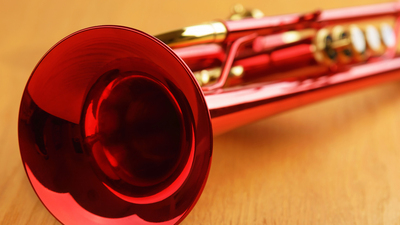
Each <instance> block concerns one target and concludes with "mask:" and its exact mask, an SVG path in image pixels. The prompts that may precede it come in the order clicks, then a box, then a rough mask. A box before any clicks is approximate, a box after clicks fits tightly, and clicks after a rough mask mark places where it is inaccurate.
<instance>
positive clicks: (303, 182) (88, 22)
mask: <svg viewBox="0 0 400 225" xmlns="http://www.w3.org/2000/svg"><path fill="white" fill-rule="evenodd" d="M379 2H386V1H379V0H352V1H346V0H338V1H316V0H298V1H293V0H280V1H271V0H270V1H268V0H267V1H266V0H263V1H261V0H246V1H243V2H242V4H244V5H245V6H247V7H249V8H258V9H260V10H261V11H263V12H264V13H265V14H266V15H279V14H287V13H297V12H310V11H312V10H315V9H329V8H341V7H346V6H356V5H364V4H372V3H379ZM235 3H237V0H221V1H215V0H203V1H184V0H173V1H152V0H149V1H127V0H117V1H109V0H108V1H107V0H101V1H95V0H89V1H81V0H70V1H50V0H32V1H28V0H20V1H8V0H0V25H1V26H0V29H1V32H0V143H1V145H0V224H2V225H7V224H12V225H17V224H59V222H58V221H57V220H56V219H55V218H54V217H53V216H52V215H51V214H50V213H49V212H48V211H47V210H46V208H45V207H44V206H43V205H42V204H41V202H40V200H39V199H38V198H37V196H36V195H35V193H34V191H33V190H32V188H31V185H30V183H29V181H28V179H27V177H26V175H25V171H24V169H23V166H22V163H21V160H20V155H19V147H18V137H17V133H18V131H17V119H18V109H19V104H20V99H21V96H22V92H23V89H24V86H25V83H26V81H27V79H28V78H29V75H30V73H31V71H32V69H33V68H34V66H35V65H36V63H37V62H38V61H39V60H40V58H41V56H42V55H43V54H44V53H45V52H46V51H47V50H48V49H49V48H50V47H51V46H52V45H53V44H55V43H56V42H57V41H58V40H60V39H61V38H63V37H65V36H66V35H68V34H70V33H72V32H74V31H76V30H79V29H82V28H85V27H88V26H93V25H100V24H116V25H125V26H129V27H134V28H137V29H139V30H143V31H145V32H147V33H150V34H157V33H162V32H165V31H168V30H171V29H175V28H180V27H183V26H187V25H192V24H198V23H200V22H204V21H210V20H213V19H223V18H226V17H227V15H228V14H229V11H230V8H231V6H233V5H234V4H235ZM399 112H400V83H398V82H395V83H388V84H383V85H379V86H375V87H371V88H368V89H364V90H361V91H357V92H353V93H350V94H346V95H342V96H339V97H335V98H332V99H329V100H327V101H324V102H319V103H316V104H313V105H309V106H306V107H302V108H299V109H295V110H291V111H289V112H285V113H282V114H279V115H276V116H273V117H270V118H266V119H264V120H262V121H259V122H256V123H253V124H250V125H246V126H244V127H241V128H239V129H236V130H233V131H230V132H228V133H225V134H222V135H220V136H217V137H215V139H214V150H213V162H212V166H211V171H210V174H209V178H208V181H207V184H206V186H205V189H204V191H203V194H202V196H201V197H200V199H199V201H198V203H197V205H196V206H195V207H194V209H193V210H192V212H191V213H190V214H189V216H188V217H187V218H186V219H185V220H184V222H183V223H182V224H280V225H283V224H360V225H361V224H363V225H364V224H371V225H375V224H400V179H399V177H400V113H399Z"/></svg>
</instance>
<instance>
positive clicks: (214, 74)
mask: <svg viewBox="0 0 400 225" xmlns="http://www.w3.org/2000/svg"><path fill="white" fill-rule="evenodd" d="M243 74H244V68H243V66H234V67H232V68H231V70H230V71H229V76H230V77H240V76H243ZM193 75H194V77H195V78H196V80H197V82H199V84H200V86H204V85H207V84H210V83H212V82H214V81H216V80H217V79H218V78H219V77H220V75H221V67H215V68H211V69H207V70H201V71H196V72H193Z"/></svg>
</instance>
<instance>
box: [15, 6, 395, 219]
mask: <svg viewBox="0 0 400 225" xmlns="http://www.w3.org/2000/svg"><path fill="white" fill-rule="evenodd" d="M399 13H400V10H399V4H398V3H385V4H380V5H374V6H362V7H355V8H347V9H335V10H326V11H315V12H312V13H306V14H292V15H284V16H275V17H262V13H261V12H260V11H258V10H252V11H245V10H244V9H243V8H241V7H235V14H234V15H232V16H231V20H227V21H223V22H211V23H206V24H201V25H196V26H191V27H186V28H183V29H180V30H176V31H172V32H169V33H166V34H161V35H158V36H156V37H153V36H151V35H148V34H146V33H143V32H141V31H138V30H135V29H132V28H128V27H121V26H97V27H90V28H86V29H83V30H80V31H78V32H76V33H74V34H71V35H69V36H68V37H66V38H64V39H63V40H61V41H60V42H59V43H57V44H56V45H55V46H54V47H53V48H51V49H50V50H49V51H48V52H47V53H46V55H45V56H44V57H43V58H42V59H41V60H40V62H39V63H38V65H37V66H36V68H35V69H34V71H33V72H32V75H31V77H30V79H29V81H28V83H27V85H26V88H25V91H24V93H23V97H22V100H21V107H20V114H19V125H18V126H19V144H20V151H21V157H22V160H23V164H24V167H25V170H26V173H27V175H28V177H29V180H30V182H31V184H32V186H33V188H34V189H35V191H36V193H37V195H38V196H39V198H40V200H41V201H42V202H43V204H44V205H45V206H46V207H47V209H48V210H49V211H50V212H51V213H52V214H53V215H54V216H55V217H56V218H57V219H58V220H60V221H61V222H62V223H64V224H128V223H130V224H154V223H157V224H176V223H179V222H180V221H182V220H183V219H184V218H185V216H186V215H187V214H188V213H189V212H190V210H191V209H192V207H193V206H194V205H195V203H196V201H197V199H198V198H199V196H200V194H201V192H202V189H203V187H204V185H205V181H206V179H207V175H208V172H209V168H210V163H211V157H212V137H213V135H216V134H219V133H223V132H226V131H228V130H230V129H234V128H236V127H239V126H241V125H244V124H247V123H250V122H253V121H256V120H259V119H261V118H264V117H266V116H270V115H273V114H276V113H279V112H282V111H285V110H288V109H291V108H294V107H299V106H302V105H305V104H308V103H312V102H315V101H318V100H322V99H325V98H328V97H331V96H335V95H338V94H343V93H346V92H348V91H352V90H356V89H359V88H363V87H367V86H370V85H374V84H378V83H382V82H388V81H393V80H397V79H400V71H399V70H400V57H398V54H397V52H398V51H397V48H398V47H397V46H398V44H397V39H398V36H397V34H398V33H399V26H400V24H399ZM248 16H250V18H249V17H248ZM167 45H169V46H167Z"/></svg>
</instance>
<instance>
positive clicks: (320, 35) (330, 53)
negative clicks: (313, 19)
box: [312, 28, 337, 65]
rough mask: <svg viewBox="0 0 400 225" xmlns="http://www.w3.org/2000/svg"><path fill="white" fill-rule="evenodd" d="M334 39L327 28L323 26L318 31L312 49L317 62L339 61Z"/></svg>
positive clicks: (332, 62)
mask: <svg viewBox="0 0 400 225" xmlns="http://www.w3.org/2000/svg"><path fill="white" fill-rule="evenodd" d="M332 43H333V39H332V36H331V35H330V32H329V30H328V29H326V28H322V29H320V30H319V31H318V32H317V35H316V37H315V38H314V45H313V47H312V51H313V52H314V58H315V60H316V61H317V62H319V63H322V64H325V65H332V64H334V63H336V61H337V52H336V50H335V49H334V48H332Z"/></svg>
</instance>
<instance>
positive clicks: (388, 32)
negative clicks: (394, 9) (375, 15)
mask: <svg viewBox="0 0 400 225" xmlns="http://www.w3.org/2000/svg"><path fill="white" fill-rule="evenodd" d="M380 28H381V35H382V40H383V44H384V45H385V46H386V47H387V48H393V47H394V46H395V44H396V34H395V33H394V30H393V28H392V27H391V26H390V25H389V24H387V23H382V24H381V27H380Z"/></svg>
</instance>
